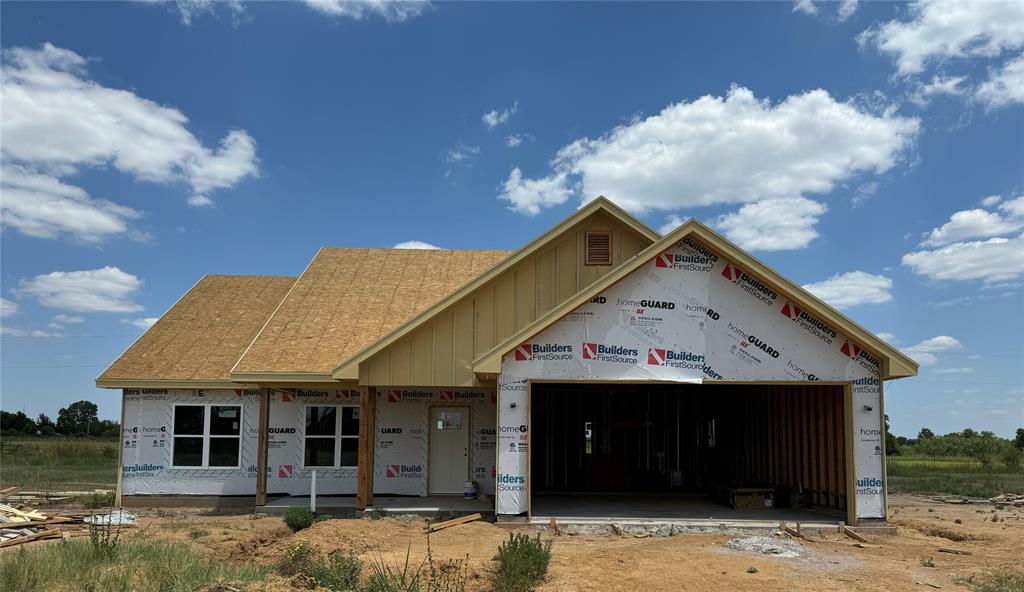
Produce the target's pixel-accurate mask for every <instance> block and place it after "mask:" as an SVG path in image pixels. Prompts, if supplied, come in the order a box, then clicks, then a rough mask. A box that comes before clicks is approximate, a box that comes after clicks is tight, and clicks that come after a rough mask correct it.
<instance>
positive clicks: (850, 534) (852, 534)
mask: <svg viewBox="0 0 1024 592" xmlns="http://www.w3.org/2000/svg"><path fill="white" fill-rule="evenodd" d="M839 532H841V533H843V534H845V535H846V536H848V537H850V538H851V539H853V540H855V541H860V542H862V543H866V542H868V540H867V539H866V538H864V537H862V536H861V535H859V534H857V533H856V532H853V531H852V530H850V529H849V528H847V527H846V523H845V522H840V523H839Z"/></svg>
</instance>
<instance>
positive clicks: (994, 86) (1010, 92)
mask: <svg viewBox="0 0 1024 592" xmlns="http://www.w3.org/2000/svg"><path fill="white" fill-rule="evenodd" d="M974 96H975V98H976V99H977V100H978V101H979V102H981V103H982V104H984V105H985V106H986V107H988V108H990V109H994V108H996V107H1005V106H1007V105H1011V104H1017V103H1024V55H1021V56H1019V57H1017V58H1016V59H1013V60H1010V61H1009V62H1007V63H1006V64H1005V65H1003V66H1002V68H1000V69H999V70H997V71H995V72H993V73H992V75H991V76H990V77H989V79H988V80H986V81H985V82H983V83H982V84H981V85H979V86H978V89H977V90H976V91H975V93H974Z"/></svg>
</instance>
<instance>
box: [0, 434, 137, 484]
mask: <svg viewBox="0 0 1024 592" xmlns="http://www.w3.org/2000/svg"><path fill="white" fill-rule="evenodd" d="M3 441H4V449H3V450H4V452H2V456H0V486H3V487H11V486H15V485H16V486H18V487H21V488H22V489H25V490H30V491H91V490H93V489H113V488H114V487H115V486H116V485H117V446H118V444H119V442H118V440H111V439H103V440H101V439H97V438H67V437H40V438H11V437H4V439H3ZM11 444H15V445H17V444H20V446H17V447H15V448H12V449H9V448H8V446H11Z"/></svg>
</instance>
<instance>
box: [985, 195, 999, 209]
mask: <svg viewBox="0 0 1024 592" xmlns="http://www.w3.org/2000/svg"><path fill="white" fill-rule="evenodd" d="M1001 201H1003V197H1002V196H1001V195H990V196H988V197H986V198H985V199H983V200H981V205H983V206H985V207H986V208H991V207H992V206H994V205H996V204H998V203H999V202H1001Z"/></svg>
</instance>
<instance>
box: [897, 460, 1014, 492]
mask: <svg viewBox="0 0 1024 592" xmlns="http://www.w3.org/2000/svg"><path fill="white" fill-rule="evenodd" d="M887 461H888V462H887V465H888V466H887V470H886V473H887V474H888V476H889V491H892V492H895V493H947V494H953V495H964V496H968V497H992V496H996V495H999V494H1001V493H1021V492H1024V468H1017V469H1009V468H1007V467H1005V466H1003V465H1001V464H993V465H991V466H989V467H984V466H982V464H981V463H980V462H978V461H976V460H973V459H970V458H956V457H917V456H890V457H888V459H887Z"/></svg>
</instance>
